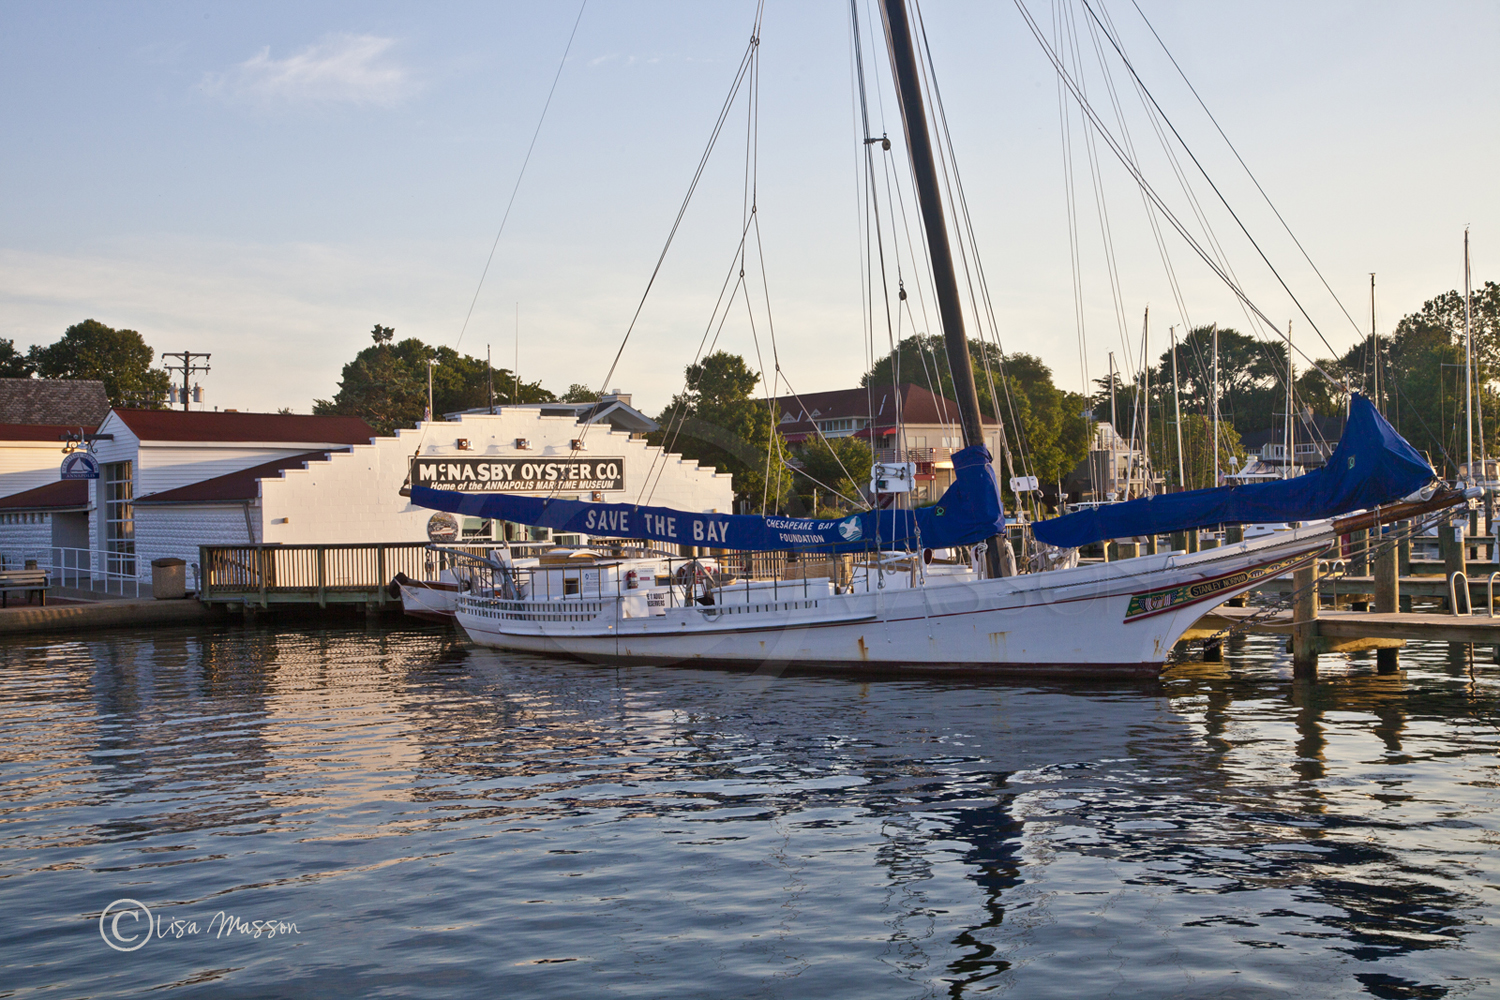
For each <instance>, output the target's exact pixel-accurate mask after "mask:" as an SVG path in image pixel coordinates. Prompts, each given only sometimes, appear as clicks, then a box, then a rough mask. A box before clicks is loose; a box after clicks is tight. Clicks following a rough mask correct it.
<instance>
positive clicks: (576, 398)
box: [561, 382, 599, 403]
mask: <svg viewBox="0 0 1500 1000" xmlns="http://www.w3.org/2000/svg"><path fill="white" fill-rule="evenodd" d="M598 398H599V394H598V393H597V392H595V391H594V390H593V389H590V388H589V387H588V386H586V385H580V384H579V383H577V382H574V383H573V384H572V385H570V386H568V391H567V392H565V393H563V394H562V400H561V401H562V402H564V403H588V402H592V401H593V400H596V399H598Z"/></svg>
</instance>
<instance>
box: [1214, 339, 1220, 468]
mask: <svg viewBox="0 0 1500 1000" xmlns="http://www.w3.org/2000/svg"><path fill="white" fill-rule="evenodd" d="M1214 485H1215V486H1218V485H1219V324H1217V323H1215V324H1214Z"/></svg>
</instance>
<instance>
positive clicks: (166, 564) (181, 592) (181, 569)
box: [151, 559, 187, 601]
mask: <svg viewBox="0 0 1500 1000" xmlns="http://www.w3.org/2000/svg"><path fill="white" fill-rule="evenodd" d="M151 596H152V597H154V598H156V599H157V600H158V601H180V600H182V599H183V598H184V597H186V596H187V561H186V560H184V559H153V560H151Z"/></svg>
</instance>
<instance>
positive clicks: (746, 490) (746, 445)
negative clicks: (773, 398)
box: [648, 351, 792, 511]
mask: <svg viewBox="0 0 1500 1000" xmlns="http://www.w3.org/2000/svg"><path fill="white" fill-rule="evenodd" d="M685 373H686V375H687V387H686V388H685V389H684V390H683V391H682V392H680V393H678V394H677V395H676V396H674V397H672V401H671V402H670V403H669V404H667V408H666V409H665V410H663V411H662V413H661V416H660V417H659V418H657V422H658V423H659V424H661V430H659V431H656V432H655V433H653V434H652V435H651V436H650V437H649V439H648V440H649V441H650V442H651V443H652V444H654V445H659V446H661V447H664V448H666V449H668V450H669V451H675V452H678V453H680V454H681V455H682V456H683V457H684V458H690V459H696V460H698V461H699V462H701V463H703V464H704V465H711V466H713V467H714V468H716V469H718V470H719V471H721V472H728V473H731V474H733V476H734V495H735V499H737V500H748V501H750V502H751V503H752V504H753V505H754V506H755V507H756V508H757V509H759V508H760V507H761V506H762V504H764V505H765V508H766V509H767V510H771V511H775V510H780V509H781V507H782V504H783V503H784V502H785V500H786V499H787V497H788V496H789V495H790V494H791V491H792V473H791V470H790V469H789V468H788V467H787V463H786V460H787V459H788V458H789V457H790V454H789V452H788V451H787V444H786V441H785V439H783V438H782V436H781V434H780V433H779V432H778V431H777V430H776V428H775V425H774V422H773V421H772V418H771V411H770V409H769V407H768V406H767V404H766V402H765V401H764V400H757V399H753V398H751V395H750V393H751V392H753V391H754V389H755V385H756V383H757V382H759V381H760V376H759V375H756V374H755V373H754V372H752V371H751V370H750V368H749V366H748V365H746V364H745V359H744V358H742V357H740V356H739V355H737V354H730V353H728V352H727V351H719V352H717V353H714V354H710V355H709V356H708V357H706V358H704V359H703V360H702V361H701V362H699V363H697V364H691V365H688V366H687V368H686V369H685Z"/></svg>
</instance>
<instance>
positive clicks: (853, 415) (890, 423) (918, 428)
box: [773, 382, 1002, 503]
mask: <svg viewBox="0 0 1500 1000" xmlns="http://www.w3.org/2000/svg"><path fill="white" fill-rule="evenodd" d="M773 402H774V403H775V407H776V413H777V426H778V429H779V430H780V431H781V435H782V437H783V438H785V439H786V441H787V442H788V443H789V444H791V445H793V446H796V445H799V444H803V443H806V442H808V441H810V440H815V439H816V438H817V437H818V436H819V435H820V434H821V435H822V436H823V437H825V438H829V439H832V438H840V437H857V438H862V439H864V440H866V441H867V442H869V444H870V449H871V451H872V452H874V456H875V461H877V462H915V463H916V464H917V502H919V503H920V502H922V501H925V500H936V499H937V498H938V497H940V496H942V494H943V491H944V490H945V489H947V488H948V486H949V485H950V484H951V483H952V482H953V453H954V452H955V451H959V450H960V449H962V448H963V446H964V440H963V430H962V429H961V428H960V426H959V417H958V404H957V403H955V402H953V400H951V399H947V398H944V397H942V396H938V395H936V394H934V393H932V392H930V391H929V390H927V389H925V388H923V387H921V386H918V385H913V384H912V383H910V382H902V383H900V384H899V385H896V386H868V387H864V388H858V389H835V390H833V391H831V392H808V393H802V394H801V395H794V396H781V397H778V398H777V399H775V400H774V401H773ZM983 422H984V429H985V444H986V445H987V446H988V447H989V449H990V454H991V455H992V456H994V459H995V475H996V476H997V477H998V476H1000V475H1001V462H1002V459H1001V455H1000V421H998V420H996V419H994V418H993V417H985V418H984V421H983Z"/></svg>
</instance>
